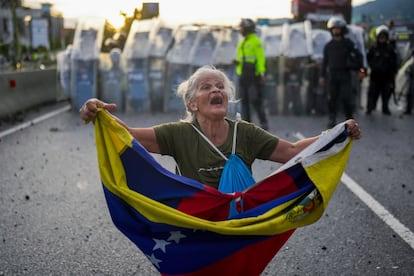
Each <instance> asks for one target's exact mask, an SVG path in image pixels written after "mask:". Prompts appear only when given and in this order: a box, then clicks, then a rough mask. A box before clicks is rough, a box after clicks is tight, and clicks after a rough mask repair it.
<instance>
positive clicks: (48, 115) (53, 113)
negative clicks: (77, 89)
mask: <svg viewBox="0 0 414 276" xmlns="http://www.w3.org/2000/svg"><path fill="white" fill-rule="evenodd" d="M71 108H72V107H71V106H70V105H69V104H68V105H65V106H64V107H61V108H58V109H56V110H54V111H51V112H49V113H46V114H44V115H42V116H39V117H37V118H34V119H33V120H30V121H28V122H24V123H22V124H20V125H17V126H15V127H12V128H9V129H7V130H5V131H2V132H0V138H3V137H5V136H7V135H10V134H12V133H15V132H16V131H19V130H22V129H25V128H27V127H29V126H32V125H34V124H37V123H40V122H42V121H44V120H47V119H49V118H51V117H53V116H56V115H59V114H60V113H63V112H66V111H68V110H70V109H71Z"/></svg>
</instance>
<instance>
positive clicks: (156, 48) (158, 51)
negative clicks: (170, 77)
mask: <svg viewBox="0 0 414 276" xmlns="http://www.w3.org/2000/svg"><path fill="white" fill-rule="evenodd" d="M173 32H174V27H173V26H169V25H166V24H165V23H163V22H158V24H157V27H156V28H154V29H153V31H152V32H151V34H150V53H149V61H148V82H149V90H150V98H151V111H152V112H157V111H164V94H165V93H164V90H165V82H166V78H167V62H166V55H167V51H168V49H169V48H170V46H171V44H172V42H173Z"/></svg>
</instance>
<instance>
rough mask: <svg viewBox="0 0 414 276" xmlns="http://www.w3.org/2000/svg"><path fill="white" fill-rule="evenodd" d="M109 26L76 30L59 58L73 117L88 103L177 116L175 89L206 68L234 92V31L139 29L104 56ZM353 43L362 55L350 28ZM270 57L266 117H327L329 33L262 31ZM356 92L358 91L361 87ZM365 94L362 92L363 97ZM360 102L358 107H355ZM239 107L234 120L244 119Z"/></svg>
mask: <svg viewBox="0 0 414 276" xmlns="http://www.w3.org/2000/svg"><path fill="white" fill-rule="evenodd" d="M103 29H104V21H103V20H102V21H99V20H98V21H97V20H96V19H95V21H93V20H85V22H81V23H79V24H78V25H77V29H76V31H75V38H74V42H73V45H72V46H71V47H68V49H66V51H63V52H61V53H60V54H59V55H58V78H59V83H60V90H61V91H62V96H63V97H66V98H70V99H71V101H72V104H73V106H74V109H75V110H78V109H79V108H80V106H81V104H82V103H83V102H84V101H85V100H86V99H88V98H91V97H98V98H100V99H102V100H104V101H108V102H114V103H116V104H117V105H118V109H119V110H121V111H126V112H148V111H152V112H180V111H183V110H184V108H183V106H182V103H181V101H180V100H179V99H178V98H177V97H176V96H175V91H176V88H177V85H178V84H179V83H181V82H182V81H183V80H184V79H186V78H188V76H189V75H190V74H191V73H192V72H194V71H195V70H196V69H197V68H198V67H200V66H202V65H205V64H213V65H215V66H216V67H218V68H220V69H222V70H223V71H225V72H226V74H227V75H228V76H229V77H230V79H231V80H233V82H234V83H235V84H237V77H236V75H235V64H234V58H235V52H236V47H237V43H238V42H239V40H240V39H241V36H240V34H239V33H238V30H237V28H234V27H231V26H210V25H195V24H187V25H178V26H174V25H171V24H166V23H165V22H163V21H162V20H160V19H151V20H142V21H135V22H134V23H133V24H132V26H131V30H130V32H129V35H128V38H127V41H126V44H125V47H124V49H123V51H121V50H119V49H113V50H112V51H111V52H110V53H109V54H102V53H101V51H100V45H101V44H102V39H103ZM349 30H350V32H349V37H350V39H351V40H353V41H354V43H355V44H356V45H357V46H358V48H360V51H361V52H362V53H363V54H364V63H365V64H366V58H365V48H364V42H363V30H362V28H360V27H358V26H350V27H349ZM257 33H258V35H259V37H260V38H261V39H262V41H263V44H264V48H265V54H266V62H267V64H266V67H267V72H266V78H265V79H266V82H265V89H266V99H265V106H266V110H267V112H268V113H270V114H292V115H306V114H325V113H326V112H327V103H326V101H327V100H326V92H325V90H324V88H323V87H322V86H320V85H319V83H318V79H319V74H320V72H319V71H320V66H321V61H322V56H323V48H324V46H325V44H326V43H327V42H328V41H329V40H330V39H331V34H330V32H329V31H327V30H323V29H315V28H312V26H311V23H310V22H308V21H305V22H298V23H291V24H290V23H285V24H283V25H278V26H259V27H257ZM354 86H355V87H354V89H356V91H360V88H359V86H360V82H359V81H355V84H354ZM358 93H360V92H358ZM357 101H359V100H357ZM238 109H239V107H238V106H237V103H236V104H235V106H234V108H233V107H232V106H230V110H232V112H235V111H239V110H238Z"/></svg>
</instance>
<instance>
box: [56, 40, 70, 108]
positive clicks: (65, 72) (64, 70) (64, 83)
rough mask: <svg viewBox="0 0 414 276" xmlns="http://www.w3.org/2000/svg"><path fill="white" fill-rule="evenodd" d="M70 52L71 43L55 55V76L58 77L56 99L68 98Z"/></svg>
mask: <svg viewBox="0 0 414 276" xmlns="http://www.w3.org/2000/svg"><path fill="white" fill-rule="evenodd" d="M71 54H72V45H68V47H67V48H66V50H64V51H61V52H59V53H58V54H57V56H56V61H57V62H56V64H57V78H58V82H57V84H58V91H59V92H58V99H62V100H63V99H65V100H66V99H69V98H70V71H71V70H70V67H71V66H70V65H71V61H70V57H71Z"/></svg>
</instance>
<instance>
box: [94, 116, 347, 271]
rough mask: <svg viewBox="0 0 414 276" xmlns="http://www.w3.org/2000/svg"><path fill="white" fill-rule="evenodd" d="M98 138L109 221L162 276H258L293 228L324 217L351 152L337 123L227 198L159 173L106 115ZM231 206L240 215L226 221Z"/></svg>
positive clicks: (158, 167)
mask: <svg viewBox="0 0 414 276" xmlns="http://www.w3.org/2000/svg"><path fill="white" fill-rule="evenodd" d="M95 136H96V147H97V153H98V163H99V171H100V175H101V180H102V184H103V190H104V194H105V198H106V201H107V204H108V209H109V212H110V214H111V217H112V220H113V222H114V224H115V225H116V227H117V228H118V229H119V230H120V231H121V232H122V233H123V234H125V236H127V237H128V238H129V239H130V240H131V241H132V242H133V243H134V244H136V245H137V247H138V248H139V249H140V250H141V251H142V253H143V254H145V255H146V256H147V257H148V260H149V261H150V262H151V263H152V264H153V265H154V267H155V268H156V269H157V270H158V271H159V272H160V273H161V274H162V275H214V274H217V273H220V275H223V274H224V275H259V274H260V273H261V272H262V271H263V270H264V269H265V267H266V265H267V264H268V262H270V260H271V259H272V258H273V256H274V255H275V254H276V253H277V252H278V250H279V249H280V248H281V247H282V246H283V244H284V243H285V242H286V241H287V240H288V238H289V237H290V236H291V235H292V233H293V232H294V230H295V229H296V228H298V227H302V226H305V225H309V224H311V223H313V222H315V221H317V220H318V219H319V218H320V217H321V216H322V213H323V211H324V209H325V208H326V207H327V204H328V202H329V200H330V198H331V196H332V194H333V192H334V191H335V189H336V186H337V184H338V183H339V180H340V177H341V175H342V173H343V171H344V169H345V166H346V163H347V160H348V158H349V153H350V150H351V140H350V138H349V137H348V135H347V131H346V128H345V125H344V124H342V125H338V126H336V127H335V128H334V129H332V130H330V131H329V132H327V133H325V134H324V135H322V137H321V138H319V139H318V141H316V142H315V143H313V144H312V145H311V146H309V147H308V148H307V149H305V150H304V151H303V152H302V153H301V154H299V155H298V156H296V157H294V158H293V159H292V160H290V161H289V162H287V163H286V164H285V165H284V166H282V167H281V168H280V169H279V170H278V171H276V172H275V173H274V174H272V175H270V176H269V177H267V178H266V179H264V180H262V181H260V182H258V183H256V184H254V185H253V186H252V187H250V188H249V189H247V190H245V191H242V192H238V193H234V194H225V193H221V192H219V191H218V190H216V189H214V188H211V187H209V186H206V185H203V184H202V183H199V182H197V181H195V180H193V179H189V178H186V177H183V176H178V175H175V174H173V173H171V172H170V171H168V170H166V169H165V168H163V167H161V165H159V164H158V163H157V162H156V161H155V159H154V158H153V157H152V156H151V155H150V154H149V153H148V152H147V151H146V150H145V149H144V148H143V146H141V145H140V144H139V142H138V141H136V140H135V139H134V138H133V137H132V136H131V135H130V134H129V133H128V131H127V130H126V129H124V128H123V127H122V126H121V125H119V124H118V123H117V122H116V120H115V119H113V118H112V117H111V116H110V115H109V114H108V113H107V112H106V111H103V110H100V111H99V112H98V116H97V119H96V121H95ZM232 200H235V201H236V202H237V208H238V211H239V212H238V214H236V215H233V216H232V217H230V218H228V216H229V207H230V202H231V201H232Z"/></svg>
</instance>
